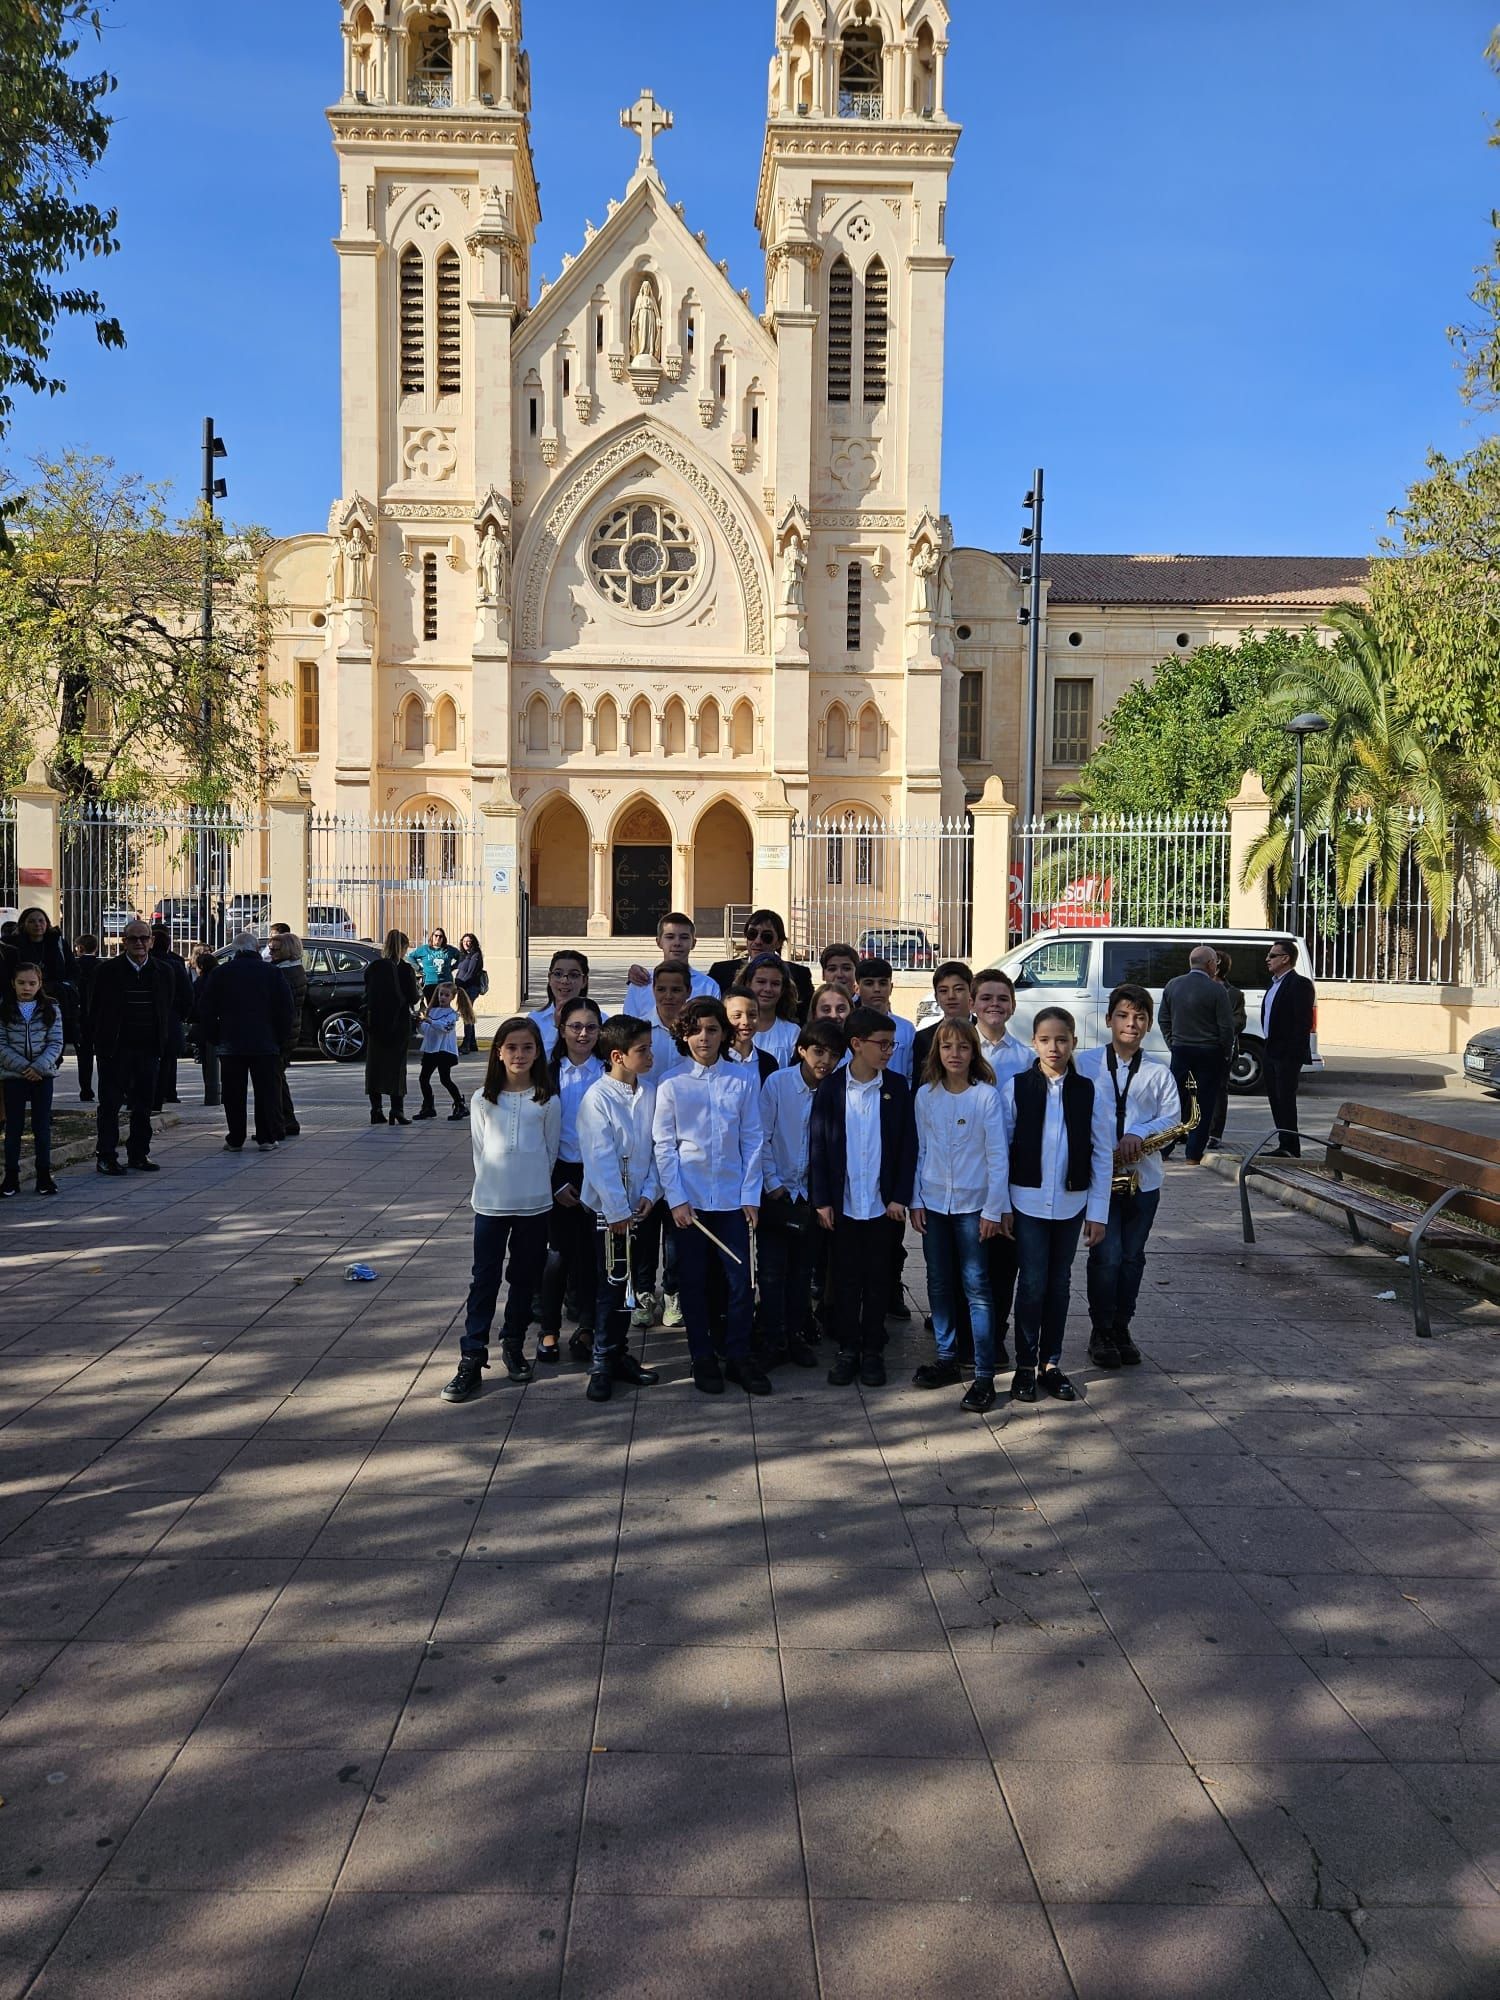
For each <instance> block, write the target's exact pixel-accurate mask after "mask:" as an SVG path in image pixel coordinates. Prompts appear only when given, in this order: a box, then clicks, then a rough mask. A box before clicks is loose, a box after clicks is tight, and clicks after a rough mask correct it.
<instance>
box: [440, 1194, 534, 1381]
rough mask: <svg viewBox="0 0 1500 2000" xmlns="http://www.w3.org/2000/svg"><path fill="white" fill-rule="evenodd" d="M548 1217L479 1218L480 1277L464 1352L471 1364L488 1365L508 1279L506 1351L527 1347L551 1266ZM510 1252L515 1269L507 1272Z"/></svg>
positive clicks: (467, 1318)
mask: <svg viewBox="0 0 1500 2000" xmlns="http://www.w3.org/2000/svg"><path fill="white" fill-rule="evenodd" d="M547 1222H548V1217H547V1216H546V1215H476V1216H475V1218H474V1275H473V1277H472V1279H471V1280H470V1283H469V1303H468V1309H467V1311H466V1312H465V1315H464V1331H463V1338H462V1339H461V1340H460V1342H459V1352H460V1353H461V1354H463V1355H464V1357H465V1358H466V1359H468V1360H474V1361H488V1360H489V1358H490V1328H491V1326H492V1325H493V1324H494V1319H495V1305H496V1302H497V1301H498V1299H499V1297H500V1279H501V1275H502V1273H503V1274H504V1278H505V1282H506V1285H507V1286H508V1288H509V1289H508V1290H507V1292H506V1295H505V1317H504V1319H503V1320H502V1321H501V1323H500V1344H501V1346H502V1347H521V1346H524V1344H525V1341H526V1329H527V1327H528V1326H530V1324H531V1295H532V1293H533V1292H534V1291H535V1289H536V1286H537V1283H538V1281H539V1280H540V1278H541V1275H542V1266H543V1264H545V1263H546V1261H547ZM507 1248H508V1249H509V1251H510V1268H509V1270H506V1269H505V1253H506V1250H507Z"/></svg>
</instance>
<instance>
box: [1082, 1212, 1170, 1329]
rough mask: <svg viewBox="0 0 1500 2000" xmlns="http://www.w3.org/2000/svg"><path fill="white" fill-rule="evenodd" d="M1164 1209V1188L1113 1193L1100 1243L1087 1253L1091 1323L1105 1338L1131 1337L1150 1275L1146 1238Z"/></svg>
mask: <svg viewBox="0 0 1500 2000" xmlns="http://www.w3.org/2000/svg"><path fill="white" fill-rule="evenodd" d="M1160 1206H1161V1189H1160V1188H1151V1189H1149V1190H1147V1191H1146V1192H1144V1193H1141V1194H1113V1195H1111V1196H1110V1198H1109V1222H1108V1224H1107V1225H1106V1234H1105V1238H1104V1241H1103V1242H1102V1243H1096V1244H1095V1245H1094V1247H1093V1249H1092V1250H1090V1252H1089V1264H1088V1286H1089V1322H1090V1324H1091V1325H1092V1327H1093V1329H1094V1332H1095V1333H1096V1334H1097V1335H1098V1336H1099V1337H1100V1338H1101V1339H1105V1340H1108V1339H1111V1338H1112V1337H1113V1336H1114V1335H1115V1334H1117V1333H1129V1331H1130V1322H1131V1321H1132V1320H1133V1319H1134V1317H1135V1302H1136V1300H1137V1299H1138V1298H1139V1297H1140V1295H1141V1279H1142V1277H1143V1276H1144V1275H1145V1270H1146V1238H1147V1237H1148V1236H1149V1235H1150V1234H1151V1225H1152V1223H1153V1222H1155V1220H1156V1211H1157V1209H1158V1208H1159V1207H1160Z"/></svg>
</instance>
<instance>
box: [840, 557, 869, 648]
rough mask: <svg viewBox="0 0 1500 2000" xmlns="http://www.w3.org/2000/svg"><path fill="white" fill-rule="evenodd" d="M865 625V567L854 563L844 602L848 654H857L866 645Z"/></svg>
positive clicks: (850, 571)
mask: <svg viewBox="0 0 1500 2000" xmlns="http://www.w3.org/2000/svg"><path fill="white" fill-rule="evenodd" d="M864 623H865V566H864V564H863V563H861V562H852V563H850V565H849V574H848V579H847V591H846V596H845V601H844V646H845V649H846V650H847V651H848V652H851V653H857V652H858V651H859V649H860V647H861V646H862V645H863V644H864Z"/></svg>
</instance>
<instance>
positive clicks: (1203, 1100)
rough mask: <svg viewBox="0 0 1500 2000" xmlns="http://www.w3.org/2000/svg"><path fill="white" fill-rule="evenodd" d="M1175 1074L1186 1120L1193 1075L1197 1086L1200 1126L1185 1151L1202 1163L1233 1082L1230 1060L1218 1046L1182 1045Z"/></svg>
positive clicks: (1175, 1057)
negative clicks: (1189, 1081) (1222, 1100)
mask: <svg viewBox="0 0 1500 2000" xmlns="http://www.w3.org/2000/svg"><path fill="white" fill-rule="evenodd" d="M1172 1075H1173V1077H1174V1078H1175V1079H1176V1083H1177V1089H1178V1094H1179V1096H1180V1097H1181V1098H1182V1109H1183V1116H1184V1117H1186V1116H1187V1100H1188V1091H1187V1088H1186V1081H1187V1078H1188V1077H1189V1076H1191V1077H1192V1079H1193V1082H1194V1084H1195V1085H1196V1086H1197V1101H1198V1123H1197V1125H1196V1127H1195V1128H1194V1130H1193V1132H1192V1133H1191V1135H1190V1136H1189V1138H1188V1140H1187V1144H1186V1147H1185V1151H1186V1153H1187V1156H1188V1158H1189V1159H1190V1160H1201V1159H1202V1158H1203V1150H1204V1148H1205V1147H1206V1146H1207V1144H1208V1142H1209V1139H1210V1137H1211V1136H1212V1133H1213V1128H1214V1114H1215V1112H1217V1110H1218V1108H1219V1099H1220V1098H1221V1097H1222V1096H1223V1095H1224V1089H1225V1086H1226V1084H1227V1083H1228V1082H1229V1058H1228V1056H1226V1055H1225V1053H1224V1051H1223V1050H1222V1049H1221V1048H1219V1047H1218V1046H1217V1044H1215V1045H1214V1046H1213V1047H1202V1048H1194V1047H1191V1046H1180V1047H1178V1048H1175V1049H1173V1051H1172Z"/></svg>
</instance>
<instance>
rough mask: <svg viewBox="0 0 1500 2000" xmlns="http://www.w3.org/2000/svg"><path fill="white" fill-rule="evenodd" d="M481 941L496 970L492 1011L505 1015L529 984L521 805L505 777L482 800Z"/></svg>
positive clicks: (489, 965)
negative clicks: (524, 948) (524, 938)
mask: <svg viewBox="0 0 1500 2000" xmlns="http://www.w3.org/2000/svg"><path fill="white" fill-rule="evenodd" d="M479 811H480V817H481V822H482V824H483V828H484V839H483V852H482V856H481V875H482V887H481V892H480V916H479V942H480V944H481V945H482V946H483V948H484V963H485V969H486V970H487V971H488V973H489V975H490V991H489V995H488V1006H487V1008H486V1010H485V1011H486V1012H487V1013H491V1014H495V1015H497V1016H498V1017H499V1018H500V1019H501V1020H504V1019H505V1018H506V1016H507V1015H509V1014H514V1013H517V1012H518V1011H519V1009H520V1002H521V992H522V988H523V986H524V985H525V970H526V969H525V967H524V966H523V965H522V963H521V859H520V839H521V806H520V803H519V801H518V800H517V799H516V798H515V797H514V796H513V794H512V792H511V789H510V786H509V785H508V784H507V783H506V781H505V779H504V778H497V779H496V780H495V782H494V784H493V785H492V786H491V788H490V792H489V796H488V797H487V798H485V799H484V800H482V801H481V803H480V807H479Z"/></svg>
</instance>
